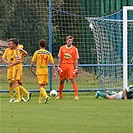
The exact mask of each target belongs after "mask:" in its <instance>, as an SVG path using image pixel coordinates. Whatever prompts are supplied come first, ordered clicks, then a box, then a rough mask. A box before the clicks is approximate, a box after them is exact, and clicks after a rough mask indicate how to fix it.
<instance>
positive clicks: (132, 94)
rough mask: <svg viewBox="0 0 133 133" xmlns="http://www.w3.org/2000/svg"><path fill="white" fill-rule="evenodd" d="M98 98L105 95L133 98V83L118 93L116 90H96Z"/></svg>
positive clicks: (111, 97)
mask: <svg viewBox="0 0 133 133" xmlns="http://www.w3.org/2000/svg"><path fill="white" fill-rule="evenodd" d="M95 96H96V98H98V97H99V96H100V97H103V98H106V99H124V100H127V99H132V98H133V85H130V86H128V87H127V88H125V89H123V90H122V91H120V92H118V93H116V92H110V91H106V93H102V92H100V91H97V92H96V95H95Z"/></svg>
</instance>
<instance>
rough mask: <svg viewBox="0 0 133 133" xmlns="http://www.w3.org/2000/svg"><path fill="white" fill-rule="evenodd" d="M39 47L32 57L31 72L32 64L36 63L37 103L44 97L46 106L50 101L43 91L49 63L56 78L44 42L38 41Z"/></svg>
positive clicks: (52, 60)
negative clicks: (38, 89) (38, 94)
mask: <svg viewBox="0 0 133 133" xmlns="http://www.w3.org/2000/svg"><path fill="white" fill-rule="evenodd" d="M39 46H40V49H39V50H37V51H36V52H35V53H34V55H33V57H32V62H31V70H32V71H33V66H34V63H36V76H37V82H38V85H39V88H40V97H39V103H41V102H42V100H43V97H44V98H45V102H44V103H45V104H46V103H48V101H49V100H50V97H49V96H48V95H47V93H46V90H45V86H46V85H47V84H48V63H49V62H50V63H51V64H52V68H53V77H54V78H56V70H55V65H54V59H53V56H52V54H51V53H50V52H49V51H47V50H46V49H45V48H46V41H45V40H43V39H41V40H40V41H39Z"/></svg>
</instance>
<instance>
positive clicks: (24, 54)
mask: <svg viewBox="0 0 133 133" xmlns="http://www.w3.org/2000/svg"><path fill="white" fill-rule="evenodd" d="M17 50H20V51H22V54H23V56H27V55H28V53H27V51H26V50H24V49H23V48H19V47H18V48H17Z"/></svg>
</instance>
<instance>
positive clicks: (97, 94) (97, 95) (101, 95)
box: [95, 91, 116, 99]
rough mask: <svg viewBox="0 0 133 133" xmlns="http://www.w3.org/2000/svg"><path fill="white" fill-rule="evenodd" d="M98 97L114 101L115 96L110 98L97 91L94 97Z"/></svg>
mask: <svg viewBox="0 0 133 133" xmlns="http://www.w3.org/2000/svg"><path fill="white" fill-rule="evenodd" d="M99 96H100V97H102V98H106V99H116V94H114V95H111V96H110V95H108V94H106V93H102V92H100V91H97V92H96V95H95V97H96V98H98V97H99Z"/></svg>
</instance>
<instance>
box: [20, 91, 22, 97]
mask: <svg viewBox="0 0 133 133" xmlns="http://www.w3.org/2000/svg"><path fill="white" fill-rule="evenodd" d="M20 98H22V90H21V89H20Z"/></svg>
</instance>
